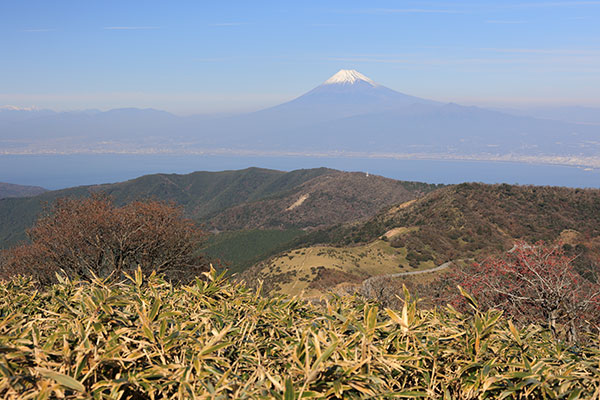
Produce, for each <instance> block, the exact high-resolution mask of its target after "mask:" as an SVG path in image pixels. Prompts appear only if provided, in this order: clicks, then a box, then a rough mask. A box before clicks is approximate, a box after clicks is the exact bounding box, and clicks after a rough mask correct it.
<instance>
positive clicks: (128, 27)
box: [102, 26, 160, 31]
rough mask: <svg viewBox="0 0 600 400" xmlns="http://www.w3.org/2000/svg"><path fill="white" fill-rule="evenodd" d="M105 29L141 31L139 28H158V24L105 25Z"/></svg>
mask: <svg viewBox="0 0 600 400" xmlns="http://www.w3.org/2000/svg"><path fill="white" fill-rule="evenodd" d="M102 29H105V30H109V31H141V30H151V29H160V27H158V26H105V27H104V28H102Z"/></svg>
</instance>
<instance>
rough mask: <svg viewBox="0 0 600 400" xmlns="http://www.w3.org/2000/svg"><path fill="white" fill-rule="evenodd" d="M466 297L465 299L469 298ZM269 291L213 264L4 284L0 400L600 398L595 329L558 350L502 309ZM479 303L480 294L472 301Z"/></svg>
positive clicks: (552, 342)
mask: <svg viewBox="0 0 600 400" xmlns="http://www.w3.org/2000/svg"><path fill="white" fill-rule="evenodd" d="M467 299H468V300H469V301H473V300H472V299H471V298H470V297H468V295H467ZM405 300H406V302H405V303H404V307H403V308H402V310H399V311H393V310H390V309H385V310H381V309H379V308H378V307H377V305H375V304H373V303H369V302H364V301H362V300H360V299H358V298H334V299H333V300H331V301H326V302H324V303H323V304H320V305H318V304H310V303H306V302H304V301H301V300H298V299H290V298H285V297H273V298H265V297H261V296H259V295H258V294H256V293H253V292H251V291H249V290H247V289H246V288H245V287H244V286H242V285H240V284H234V283H230V282H229V281H226V280H225V278H223V276H222V275H221V276H218V275H217V274H216V273H215V272H214V271H211V272H210V273H208V274H206V279H204V280H199V279H198V280H196V282H194V283H193V284H191V285H188V286H181V287H176V286H173V285H172V284H170V283H168V282H166V281H164V280H163V279H161V278H160V277H158V276H156V275H151V276H149V277H148V278H144V276H143V274H142V272H141V271H138V272H137V273H136V274H135V276H134V277H131V278H130V279H129V281H128V282H123V283H107V282H104V281H101V280H94V281H93V282H91V283H82V282H72V281H69V280H61V281H60V282H59V283H57V284H55V285H53V286H51V287H48V288H46V289H44V290H43V291H36V290H34V286H33V285H32V282H31V280H30V279H24V278H15V279H13V280H11V281H5V282H0V397H1V398H6V399H27V398H36V399H37V398H39V399H42V398H68V399H84V398H95V399H109V398H110V399H159V398H181V399H184V398H185V399H189V398H211V399H227V398H242V399H243V398H275V399H296V398H331V399H333V398H391V397H397V398H446V399H471V398H481V399H486V398H488V399H496V398H508V399H517V398H519V399H520V398H567V397H568V398H569V399H576V398H586V399H589V398H597V397H598V396H599V395H600V375H599V374H598V363H599V360H600V351H599V350H598V341H597V338H596V340H595V341H593V342H589V343H590V345H589V347H585V348H574V347H566V346H565V345H564V344H563V343H562V342H560V341H557V340H555V339H553V337H552V335H551V334H550V333H549V332H547V331H544V330H542V329H540V328H539V327H537V326H535V325H532V326H528V327H526V328H523V329H517V328H515V327H514V326H513V325H512V324H511V323H510V321H507V320H506V319H504V318H503V316H502V313H501V312H499V311H494V310H490V311H488V312H486V313H481V312H479V311H474V312H473V313H471V314H463V313H459V312H457V311H455V310H454V309H452V308H448V309H444V310H441V311H428V310H424V311H423V310H419V309H418V308H417V305H416V303H415V302H414V301H413V300H411V298H410V296H409V295H408V293H405ZM473 304H474V301H473Z"/></svg>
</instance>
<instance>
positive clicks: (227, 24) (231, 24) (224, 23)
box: [208, 22, 245, 26]
mask: <svg viewBox="0 0 600 400" xmlns="http://www.w3.org/2000/svg"><path fill="white" fill-rule="evenodd" d="M240 25H245V24H244V23H243V22H217V23H214V24H209V25H208V26H240Z"/></svg>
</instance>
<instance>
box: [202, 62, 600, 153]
mask: <svg viewBox="0 0 600 400" xmlns="http://www.w3.org/2000/svg"><path fill="white" fill-rule="evenodd" d="M203 131H204V132H206V135H203V138H204V140H205V142H204V143H207V144H212V145H216V146H225V143H227V146H228V147H231V146H232V143H234V144H235V146H236V147H238V148H244V149H247V148H260V149H268V150H282V151H283V150H287V151H349V152H386V153H420V154H427V153H430V154H438V155H439V154H493V155H494V156H497V155H506V154H518V155H531V156H533V155H539V154H545V155H548V154H552V155H558V154H577V155H578V156H591V155H595V154H600V143H599V142H598V141H597V137H598V136H600V135H599V134H600V128H599V127H597V126H586V125H581V124H573V123H566V122H560V121H553V120H548V119H537V118H531V117H526V116H516V115H511V114H507V113H502V112H498V111H492V110H487V109H484V108H479V107H472V106H469V107H467V106H461V105H458V104H454V103H441V102H437V101H433V100H428V99H423V98H419V97H415V96H410V95H408V94H404V93H400V92H397V91H395V90H392V89H389V88H387V87H385V86H382V85H379V84H377V83H375V82H374V81H373V80H371V79H370V78H368V77H366V76H365V75H363V74H361V73H360V72H358V71H356V70H346V69H342V70H340V71H339V72H337V73H336V74H335V75H333V76H332V77H330V78H329V79H327V80H326V81H325V82H323V83H322V84H321V85H319V86H317V87H315V88H314V89H312V90H310V91H309V92H307V93H305V94H303V95H301V96H300V97H298V98H296V99H294V100H291V101H289V102H287V103H283V104H280V105H277V106H275V107H271V108H268V109H265V110H262V111H258V112H254V113H251V114H246V115H243V116H237V117H233V118H228V119H225V120H214V121H212V122H211V124H210V125H208V126H206V125H205V126H204V129H203ZM595 138H596V139H595ZM592 142H593V143H592ZM584 143H586V144H584ZM594 143H595V144H594Z"/></svg>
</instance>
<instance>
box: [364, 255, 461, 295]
mask: <svg viewBox="0 0 600 400" xmlns="http://www.w3.org/2000/svg"><path fill="white" fill-rule="evenodd" d="M452 263H453V261H448V262H445V263H443V264H442V265H438V266H437V267H434V268H430V269H424V270H421V271H409V272H397V273H394V274H386V275H375V276H372V277H370V278H367V279H365V280H364V281H363V283H362V285H361V292H362V293H365V294H369V293H370V292H372V291H374V289H375V288H374V285H373V284H374V283H375V282H376V281H379V280H385V279H392V278H399V277H402V276H410V275H420V274H428V273H430V272H437V271H441V270H443V269H446V268H448V267H449V266H450V265H452Z"/></svg>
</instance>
